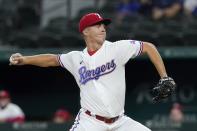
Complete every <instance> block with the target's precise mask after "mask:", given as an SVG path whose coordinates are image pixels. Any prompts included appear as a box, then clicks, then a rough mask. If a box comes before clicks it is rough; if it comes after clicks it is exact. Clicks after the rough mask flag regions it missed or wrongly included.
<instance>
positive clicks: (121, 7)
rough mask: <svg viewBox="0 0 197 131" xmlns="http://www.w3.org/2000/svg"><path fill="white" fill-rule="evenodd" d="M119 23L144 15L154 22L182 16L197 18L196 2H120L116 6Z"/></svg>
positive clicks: (157, 0)
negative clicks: (126, 18)
mask: <svg viewBox="0 0 197 131" xmlns="http://www.w3.org/2000/svg"><path fill="white" fill-rule="evenodd" d="M116 12H117V22H118V23H120V22H121V21H122V20H123V19H124V18H125V17H128V16H132V15H144V16H148V17H150V18H152V19H153V20H160V19H165V18H167V19H169V18H175V17H177V16H180V15H184V16H188V17H192V16H194V17H196V16H197V1H196V0H120V1H119V2H118V4H117V6H116Z"/></svg>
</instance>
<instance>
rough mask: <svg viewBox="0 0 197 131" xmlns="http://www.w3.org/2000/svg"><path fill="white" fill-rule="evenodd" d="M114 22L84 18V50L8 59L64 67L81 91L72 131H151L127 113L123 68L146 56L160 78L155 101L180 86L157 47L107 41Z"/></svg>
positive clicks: (81, 29) (94, 15)
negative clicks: (110, 27) (107, 34)
mask: <svg viewBox="0 0 197 131" xmlns="http://www.w3.org/2000/svg"><path fill="white" fill-rule="evenodd" d="M110 23H111V20H110V19H104V18H102V17H101V16H100V15H99V14H98V13H89V14H86V15H84V16H83V17H82V18H81V20H80V22H79V32H80V33H81V35H82V37H83V38H84V40H85V43H86V48H85V49H84V50H83V51H71V52H69V53H67V54H59V55H55V54H40V55H33V56H23V55H21V54H19V53H16V54H13V55H11V57H10V64H11V65H35V66H40V67H52V66H53V67H54V66H62V67H63V68H65V69H67V70H68V71H69V72H70V73H71V74H72V75H73V76H74V78H75V80H76V82H77V84H78V86H79V88H80V98H81V100H80V103H81V109H80V111H79V113H78V115H77V117H76V120H75V122H74V124H73V126H72V127H71V129H70V131H150V129H148V128H147V127H145V126H143V125H142V124H140V123H139V122H137V121H135V120H133V119H131V118H129V117H128V116H126V115H125V114H124V105H125V88H126V85H125V64H126V63H127V62H128V61H129V59H134V58H135V57H137V56H139V55H142V54H146V55H148V57H149V58H150V60H151V61H152V63H153V64H154V66H155V67H156V69H157V71H158V73H159V75H160V77H161V79H160V80H159V83H158V85H157V86H156V87H155V88H153V92H154V98H153V101H154V102H157V101H159V100H162V99H164V98H166V97H168V96H170V95H171V94H172V93H173V92H174V90H175V86H176V84H175V82H174V80H173V79H172V78H171V77H168V75H167V73H166V70H165V66H164V63H163V61H162V58H161V56H160V55H159V53H158V51H157V49H156V47H155V46H154V45H153V44H151V43H149V42H143V41H136V40H119V41H116V42H110V41H107V40H106V28H107V26H108V25H109V24H110Z"/></svg>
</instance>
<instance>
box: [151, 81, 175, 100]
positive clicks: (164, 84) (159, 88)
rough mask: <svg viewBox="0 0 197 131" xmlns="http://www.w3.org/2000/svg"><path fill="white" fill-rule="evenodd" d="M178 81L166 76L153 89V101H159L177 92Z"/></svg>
mask: <svg viewBox="0 0 197 131" xmlns="http://www.w3.org/2000/svg"><path fill="white" fill-rule="evenodd" d="M175 89H176V83H175V82H174V80H173V79H172V78H171V77H164V78H161V79H160V80H159V83H158V84H157V85H156V86H155V87H154V88H153V89H152V94H153V102H159V101H161V100H163V99H165V98H167V97H169V96H170V95H172V94H173V93H174V92H175Z"/></svg>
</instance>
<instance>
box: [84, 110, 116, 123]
mask: <svg viewBox="0 0 197 131" xmlns="http://www.w3.org/2000/svg"><path fill="white" fill-rule="evenodd" d="M85 113H86V114H87V115H89V116H94V117H95V118H96V119H97V120H100V121H103V122H105V123H107V124H112V123H114V122H115V121H116V120H118V118H119V116H116V117H113V118H106V117H103V116H99V115H92V114H91V112H90V111H88V110H87V111H85Z"/></svg>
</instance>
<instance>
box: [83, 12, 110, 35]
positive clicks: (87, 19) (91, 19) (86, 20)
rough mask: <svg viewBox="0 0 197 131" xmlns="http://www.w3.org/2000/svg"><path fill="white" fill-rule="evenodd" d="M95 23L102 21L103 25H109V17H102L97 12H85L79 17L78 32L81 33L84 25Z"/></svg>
mask: <svg viewBox="0 0 197 131" xmlns="http://www.w3.org/2000/svg"><path fill="white" fill-rule="evenodd" d="M97 23H103V24H105V25H109V24H110V23H111V19H104V18H102V17H101V16H100V15H99V14H98V13H89V14H86V15H84V16H83V17H82V18H81V20H80V22H79V32H80V33H82V31H83V30H84V29H85V28H86V27H88V26H92V25H95V24H97Z"/></svg>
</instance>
